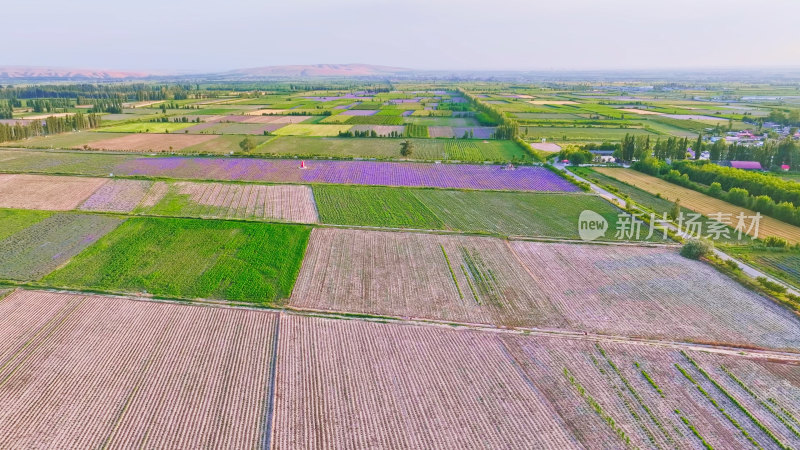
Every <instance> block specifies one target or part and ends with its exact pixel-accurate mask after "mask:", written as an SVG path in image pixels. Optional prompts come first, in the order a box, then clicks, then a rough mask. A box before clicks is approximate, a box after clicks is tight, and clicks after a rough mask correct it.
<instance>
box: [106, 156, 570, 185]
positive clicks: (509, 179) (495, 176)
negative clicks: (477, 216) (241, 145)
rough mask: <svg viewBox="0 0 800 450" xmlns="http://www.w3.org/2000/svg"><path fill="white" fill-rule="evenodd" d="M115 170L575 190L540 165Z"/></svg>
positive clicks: (222, 161) (211, 164)
mask: <svg viewBox="0 0 800 450" xmlns="http://www.w3.org/2000/svg"><path fill="white" fill-rule="evenodd" d="M115 172H117V173H120V174H125V175H143V176H158V177H171V178H184V179H186V178H188V179H204V180H243V181H262V182H269V183H331V184H360V185H373V186H422V187H439V188H459V189H492V190H512V191H550V192H576V191H578V188H577V187H576V186H574V185H573V184H571V183H569V182H568V181H566V180H564V179H563V178H561V177H559V176H558V175H555V174H553V173H552V172H550V171H549V170H547V169H545V168H542V167H528V166H521V167H517V168H515V169H506V168H505V167H504V166H495V165H470V164H426V163H403V162H378V161H328V160H308V161H306V168H305V169H300V161H299V160H296V159H290V160H287V159H271V160H263V159H252V158H182V157H168V158H136V159H131V160H127V161H125V162H122V163H120V164H119V165H118V166H117V168H116V170H115Z"/></svg>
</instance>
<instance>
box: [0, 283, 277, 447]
mask: <svg viewBox="0 0 800 450" xmlns="http://www.w3.org/2000/svg"><path fill="white" fill-rule="evenodd" d="M277 319H278V316H277V314H275V313H270V312H262V311H253V310H241V309H239V310H237V309H230V308H210V307H197V306H189V305H178V304H169V303H157V302H143V301H135V300H127V299H121V298H113V299H112V298H103V297H95V296H86V295H68V294H58V293H50V292H38V291H17V292H15V293H13V294H11V295H9V296H8V297H6V298H5V299H3V300H2V301H0V343H2V345H0V447H2V448H43V447H47V448H101V447H102V448H109V447H110V448H131V447H149V448H175V449H185V448H256V447H259V448H260V447H261V446H262V437H263V436H262V435H263V434H264V433H265V432H266V430H265V429H264V424H265V420H264V418H265V414H264V412H265V406H266V404H267V401H268V399H269V397H270V384H271V381H270V380H271V377H270V373H271V365H272V361H273V349H274V339H275V330H276V328H275V327H276V325H277Z"/></svg>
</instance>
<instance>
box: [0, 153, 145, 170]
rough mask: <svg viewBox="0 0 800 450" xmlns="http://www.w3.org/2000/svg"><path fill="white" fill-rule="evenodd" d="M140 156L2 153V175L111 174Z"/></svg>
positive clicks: (0, 157) (0, 156) (0, 166)
mask: <svg viewBox="0 0 800 450" xmlns="http://www.w3.org/2000/svg"><path fill="white" fill-rule="evenodd" d="M138 156H140V155H131V154H116V155H114V154H108V153H90V152H49V151H41V150H0V161H2V164H0V172H38V173H59V174H72V175H108V174H109V173H113V172H114V169H115V168H116V167H117V165H118V164H121V163H123V162H125V161H130V160H132V159H135V158H137V157H138Z"/></svg>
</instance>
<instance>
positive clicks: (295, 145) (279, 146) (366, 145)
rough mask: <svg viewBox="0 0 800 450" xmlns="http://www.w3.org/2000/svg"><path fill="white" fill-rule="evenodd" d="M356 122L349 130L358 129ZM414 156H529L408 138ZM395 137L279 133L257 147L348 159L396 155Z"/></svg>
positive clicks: (498, 147)
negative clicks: (320, 137)
mask: <svg viewBox="0 0 800 450" xmlns="http://www.w3.org/2000/svg"><path fill="white" fill-rule="evenodd" d="M358 127H359V126H358V125H356V126H355V127H354V128H353V129H359V128H358ZM411 141H412V142H413V144H414V154H413V155H412V157H413V158H415V159H422V160H459V161H481V162H482V161H511V160H514V159H517V160H519V161H530V160H531V155H530V154H529V153H526V152H525V151H524V150H523V149H522V148H520V147H519V146H518V145H517V144H515V143H514V142H509V141H495V140H491V141H486V142H483V141H473V140H467V141H465V140H461V139H457V140H452V139H411ZM400 142H401V140H399V139H358V138H323V139H313V138H304V137H286V136H281V137H279V138H277V139H273V140H272V141H270V142H269V144H267V145H264V146H261V147H259V148H258V149H257V150H256V153H263V154H270V155H278V156H280V155H302V156H334V157H351V158H399V157H400Z"/></svg>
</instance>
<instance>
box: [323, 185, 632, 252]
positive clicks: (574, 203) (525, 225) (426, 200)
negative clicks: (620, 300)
mask: <svg viewBox="0 0 800 450" xmlns="http://www.w3.org/2000/svg"><path fill="white" fill-rule="evenodd" d="M314 197H315V199H316V201H317V208H318V209H319V212H320V218H321V220H322V222H324V223H331V224H340V225H367V226H376V227H391V228H395V227H396V228H419V229H442V230H454V231H464V232H489V233H499V234H502V235H506V236H509V235H520V236H552V237H567V238H573V239H576V238H578V216H579V215H580V213H581V211H583V210H585V209H590V210H592V211H595V212H597V213H598V214H600V215H602V216H603V217H604V218H606V220H608V222H609V228H611V229H614V228H615V226H616V223H617V220H618V214H619V213H620V212H621V211H620V210H618V209H617V208H615V207H614V206H612V205H611V204H609V203H608V202H606V201H605V200H603V199H602V198H600V197H596V196H593V195H587V194H539V193H522V192H481V191H455V190H440V189H402V188H383V187H359V186H337V185H317V186H315V187H314ZM608 237H609V238H612V239H613V233H609V235H608Z"/></svg>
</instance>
